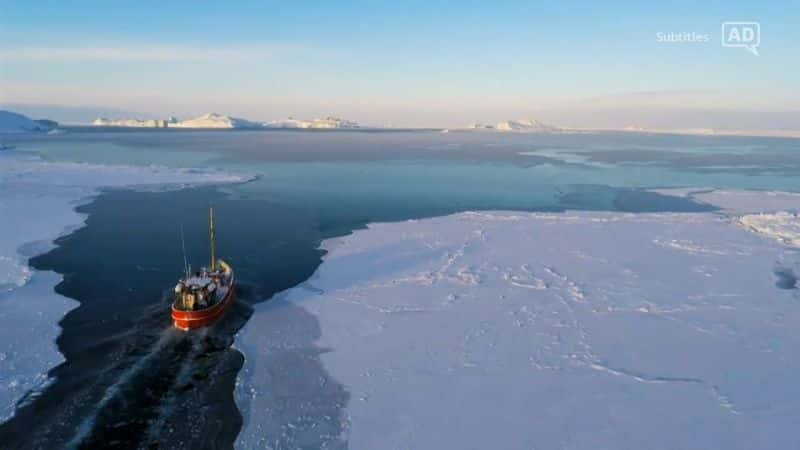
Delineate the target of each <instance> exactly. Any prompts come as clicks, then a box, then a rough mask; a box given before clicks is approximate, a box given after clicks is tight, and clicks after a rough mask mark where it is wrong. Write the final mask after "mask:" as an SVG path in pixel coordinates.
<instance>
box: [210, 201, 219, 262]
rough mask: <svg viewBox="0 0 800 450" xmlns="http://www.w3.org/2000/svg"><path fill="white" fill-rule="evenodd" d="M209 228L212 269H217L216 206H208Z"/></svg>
mask: <svg viewBox="0 0 800 450" xmlns="http://www.w3.org/2000/svg"><path fill="white" fill-rule="evenodd" d="M208 230H209V234H210V242H211V266H210V267H211V270H212V271H213V270H215V269H216V266H217V258H216V255H215V253H216V251H215V250H216V249H215V248H214V208H213V207H211V206H209V207H208Z"/></svg>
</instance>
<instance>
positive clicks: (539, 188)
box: [0, 131, 800, 448]
mask: <svg viewBox="0 0 800 450" xmlns="http://www.w3.org/2000/svg"><path fill="white" fill-rule="evenodd" d="M539 139H543V141H537V138H531V137H518V136H509V137H501V136H498V135H494V134H491V135H479V136H477V137H470V136H456V137H450V136H442V135H439V134H435V133H406V134H403V133H385V134H381V133H329V134H323V133H299V132H298V133H291V132H290V133H286V132H284V133H281V132H275V133H224V132H223V133H209V132H199V133H174V134H171V133H165V132H161V133H152V132H122V133H96V132H89V133H83V132H80V131H78V132H74V133H73V134H70V135H66V136H64V137H61V138H57V139H55V140H42V139H39V138H37V139H33V140H31V141H25V140H23V141H20V142H17V143H15V145H17V146H18V147H20V148H26V147H27V148H30V149H32V150H37V151H40V152H42V154H44V155H45V156H46V157H48V158H52V159H69V160H86V161H95V162H114V163H118V162H120V161H125V160H126V158H127V157H126V155H128V154H133V156H131V157H130V158H129V159H137V158H138V159H147V158H145V157H143V156H142V155H150V159H156V160H157V161H156V162H159V163H161V164H168V165H192V164H194V165H198V164H206V165H213V166H214V167H219V168H223V169H228V170H245V171H249V172H251V173H252V172H254V173H256V174H257V175H259V179H257V180H255V181H253V182H250V183H247V184H244V185H241V186H233V187H231V186H228V187H222V188H193V189H185V190H182V191H174V192H134V191H129V190H119V191H108V192H105V193H103V194H102V195H100V196H99V197H97V199H95V200H94V201H93V202H92V203H90V204H88V205H86V206H83V207H81V211H82V212H85V213H87V214H88V217H89V218H88V221H87V224H86V226H85V227H83V228H81V229H79V230H77V231H75V232H74V233H72V234H70V235H68V236H65V237H63V238H61V239H59V240H58V242H57V243H58V247H57V248H55V249H54V250H52V251H50V252H49V253H47V254H44V255H40V256H38V257H36V258H34V259H33V260H32V261H31V264H32V265H33V266H34V267H35V268H36V269H39V270H53V271H56V272H58V273H61V274H63V275H64V281H63V282H62V283H61V284H59V285H58V287H57V291H58V292H59V293H61V294H63V295H65V296H68V297H70V298H74V299H76V300H78V301H79V302H80V303H81V305H80V307H78V308H76V309H75V310H73V311H71V312H70V313H68V314H67V315H66V316H65V317H64V319H63V320H62V322H61V326H62V327H63V332H62V335H61V336H60V338H59V340H58V346H59V349H60V351H61V352H62V353H63V354H64V356H65V358H66V362H64V363H63V364H62V365H60V366H59V367H57V368H55V369H54V370H53V371H52V373H51V375H53V376H54V377H55V380H56V381H55V382H54V383H53V384H52V385H50V386H49V387H48V388H47V389H46V390H45V391H44V392H43V393H42V395H41V396H39V397H37V398H36V399H35V400H34V401H32V402H30V403H29V404H27V405H26V406H24V407H22V408H20V409H19V410H18V411H17V413H16V415H15V417H14V418H13V419H11V420H10V421H8V422H6V423H4V424H2V425H0V443H2V447H3V448H64V447H73V448H231V447H232V445H233V443H234V441H235V439H236V435H237V433H238V431H239V428H240V427H241V416H240V414H239V412H238V410H237V408H236V405H235V404H234V401H233V387H234V383H235V379H236V374H237V372H238V370H239V369H240V368H241V366H242V363H243V359H242V355H241V354H240V353H239V352H237V351H236V350H235V349H232V348H231V344H232V342H233V336H234V335H235V333H236V331H237V330H238V329H239V328H240V327H241V326H242V325H243V324H244V323H245V322H246V321H247V318H248V317H249V315H250V312H251V307H250V305H252V304H254V303H258V302H262V301H268V300H269V298H270V297H271V296H272V295H273V294H275V293H276V292H280V291H282V290H285V289H288V288H290V287H292V286H295V285H297V284H299V283H301V282H303V281H304V280H306V279H307V278H308V277H310V276H311V274H312V273H313V272H314V270H315V269H316V268H317V266H318V265H319V264H320V262H321V257H322V252H321V251H320V250H318V248H317V247H318V245H319V243H320V242H321V240H323V239H325V238H328V237H332V236H337V235H342V234H346V233H349V232H351V231H352V230H353V229H356V228H359V227H363V226H365V225H366V224H367V223H369V222H376V221H390V220H405V219H412V218H421V217H429V216H435V215H441V214H448V213H452V212H457V211H463V210H479V209H517V210H527V211H535V210H540V211H558V210H563V209H593V210H616V211H629V212H644V211H647V212H652V211H689V212H691V211H706V210H709V208H708V207H707V206H705V205H698V204H695V203H693V202H692V201H690V200H686V199H681V198H676V197H668V196H664V195H659V194H655V193H652V192H648V191H645V190H643V189H642V188H643V187H647V186H648V185H652V186H653V187H660V186H664V182H663V180H665V179H667V180H669V179H675V185H690V186H691V185H696V186H698V187H735V185H736V183H737V182H738V181H736V180H741V185H742V187H752V185H753V184H756V185H757V186H762V187H764V188H775V187H776V186H782V185H781V183H785V184H786V186H788V188H787V190H792V189H790V188H792V187H793V186H794V187H795V188H800V186H798V181H797V178H796V177H795V175H796V171H797V167H796V166H791V165H790V166H789V167H786V165H785V164H784V162H785V161H783V160H780V162H781V164H782V165H781V167H774V166H773V165H770V164H771V161H774V160H776V159H780V158H776V157H775V155H776V154H777V155H780V154H782V153H785V152H796V151H797V144H796V141H788V143H787V141H780V140H779V141H770V140H766V141H757V142H755V143H754V142H753V141H751V140H736V139H732V140H725V139H723V140H719V139H716V140H713V139H712V140H703V139H701V138H680V137H674V138H672V140H670V138H669V137H666V138H665V137H663V136H658V137H655V138H653V139H652V140H650V141H648V140H647V138H643V137H639V136H637V137H635V138H631V137H626V136H622V137H615V136H610V137H609V136H599V137H595V140H594V141H593V140H592V139H591V137H585V136H579V137H576V138H572V139H570V138H568V137H567V138H564V137H562V138H558V137H543V138H539ZM687 139H688V140H687ZM595 141H598V142H599V144H597V143H596V142H595ZM593 143H594V144H593ZM592 145H599V146H600V150H603V149H605V153H603V152H600V151H599V150H597V149H595V150H596V151H598V153H597V154H596V155H595V156H594V157H593V158H589V159H591V160H594V161H588V162H587V163H586V164H584V163H582V162H580V161H578V162H576V161H574V160H570V161H566V160H563V161H562V160H559V159H554V158H553V157H552V156H535V155H534V156H530V155H521V154H520V153H521V152H530V151H534V152H536V151H539V150H548V149H551V148H557V149H560V151H565V152H572V153H571V154H572V155H577V154H579V153H580V152H581V151H587V150H592V147H591V146H592ZM647 146H651V147H654V148H658V149H660V150H659V151H660V152H666V154H660V155H661V156H660V157H654V158H652V159H650V160H647V161H645V162H646V163H647V164H646V165H645V166H642V161H641V157H640V155H639V154H638V153H636V152H635V151H633V150H631V149H632V148H633V149H636V148H640V147H647ZM670 146H671V147H670ZM608 147H611V148H618V149H620V150H625V151H627V152H629V153H630V152H633V153H631V154H630V155H629V156H628V157H627V159H626V156H625V155H626V153H624V152H621V151H620V152H617V153H609V152H608V150H607V148H608ZM648 148H649V147H648ZM665 148H667V149H666V150H665ZM670 148H671V150H670ZM86 149H89V150H86ZM102 149H105V150H102ZM687 149H688V150H687ZM676 151H683V152H687V151H688V153H691V154H701V155H705V157H704V158H696V159H697V160H699V161H701V162H702V164H694V165H691V164H690V163H686V160H687V158H688V159H690V160H691V158H689V157H685V158H683V159H680V158H678V157H676V156H675V154H674V153H675V152H676ZM137 152H138V153H137ZM754 152H755V153H754ZM742 153H745V154H748V155H753V154H755V155H756V156H754V157H749V158H741V157H740V156H738V155H741V154H742ZM726 155H727V156H729V158H727V159H726V157H725V156H726ZM758 155H762V156H763V158H762V159H763V161H761V163H762V166H761V169H760V170H755V171H754V169H753V162H754V160H755V161H756V163H758V162H759V161H760V160H759V159H758ZM676 160H680V161H681V163H680V164H677V163H676V162H675V161H676ZM709 160H710V161H711V162H712V163H713V164H712V163H709V162H708V161H709ZM187 161H188V162H187ZM737 161H746V162H747V164H746V165H745V164H744V163H742V166H741V167H738V168H737V167H736V164H737ZM142 162H143V163H144V162H146V161H142ZM591 162H603V163H608V164H609V166H593V165H591V164H590V163H591ZM687 164H688V167H684V166H685V165H687ZM676 165H677V166H680V167H678V168H677V169H676ZM731 166H732V167H731ZM676 170H677V171H676ZM779 170H780V171H782V172H778V171H779ZM648 171H652V172H648ZM670 171H675V172H670ZM776 173H779V174H778V175H776ZM658 174H662V175H661V176H659V175H658ZM608 180H616V181H618V182H617V183H610V182H608ZM648 180H651V181H648ZM686 180H688V181H686ZM794 190H797V189H794ZM210 203H213V204H214V206H215V209H216V214H217V222H218V224H217V236H218V244H217V247H218V249H219V250H218V253H219V254H220V256H222V257H223V258H225V259H226V260H228V261H230V262H231V263H232V265H233V266H234V267H235V269H236V270H237V276H238V278H239V282H240V286H239V289H238V292H237V293H238V296H239V298H240V301H239V302H237V305H236V306H235V308H234V309H232V310H231V311H230V312H229V313H228V314H227V316H226V317H225V319H224V320H223V321H222V322H221V323H219V324H217V325H216V326H214V327H213V328H211V329H208V330H203V331H200V332H192V333H182V332H178V331H176V330H173V329H172V328H171V326H170V320H169V298H168V293H169V290H170V289H171V287H172V286H173V285H174V282H175V280H176V279H177V277H178V276H179V274H180V271H181V267H182V256H181V249H180V239H179V231H178V230H179V226H180V225H181V224H183V226H184V229H185V233H186V242H187V248H188V251H189V257H190V262H191V263H192V264H193V265H194V266H199V265H202V264H205V263H206V261H207V235H206V233H207V228H206V220H207V218H206V214H207V207H208V205H209V204H210ZM300 313H301V311H295V312H291V311H278V312H276V314H285V320H284V321H283V322H282V323H284V324H285V326H289V327H295V328H297V329H307V330H309V331H308V332H309V348H304V349H298V350H297V352H295V353H292V352H289V353H288V354H285V355H281V357H280V358H279V359H276V374H275V376H274V377H273V379H272V380H271V383H273V385H272V386H270V387H273V388H274V389H275V390H276V391H277V392H282V393H283V395H281V396H278V397H276V398H277V400H276V405H275V411H277V412H276V413H274V414H265V420H268V421H269V420H271V421H274V422H275V423H273V424H270V423H266V424H264V427H263V428H264V429H265V430H270V429H273V430H276V433H277V430H279V429H280V428H281V427H280V426H277V425H280V421H282V420H284V418H285V417H287V416H289V415H293V414H295V415H299V414H302V413H303V411H304V408H306V407H307V404H308V403H309V402H312V403H313V401H314V399H315V398H322V397H323V396H324V397H325V398H328V397H330V398H333V399H336V401H333V402H330V403H325V404H322V403H324V402H322V403H320V404H319V405H316V406H315V408H317V409H319V410H320V411H324V414H325V415H326V416H335V415H336V414H342V413H343V411H342V408H343V407H344V404H346V401H347V398H348V396H347V392H346V390H345V388H344V387H343V386H341V385H339V384H338V383H336V381H335V380H331V379H330V378H329V376H328V375H327V373H325V370H324V367H323V366H322V364H321V363H319V360H318V353H319V352H320V351H322V349H315V348H314V347H313V340H314V336H313V333H314V330H315V329H318V328H315V326H316V321H315V319H314V318H313V317H312V316H310V315H308V314H305V315H302V314H300ZM267 332H269V330H265V333H267ZM309 349H310V350H309ZM319 380H326V381H325V382H324V383H322V385H324V386H325V389H326V391H325V392H324V393H316V391H314V390H313V386H319V385H320V384H319V383H318V381H319ZM268 389H269V387H268ZM309 389H312V390H309ZM294 394H296V395H294ZM332 405H333V406H332ZM335 422H336V421H335V420H333V421H332V423H335ZM336 431H337V430H335V429H330V428H327V429H326V428H325V427H322V428H321V429H320V430H319V433H320V435H319V436H314V435H313V433H312V434H311V435H305V436H303V441H302V445H301V446H303V447H306V448H317V447H319V446H320V445H321V444H322V443H323V442H327V441H324V436H323V433H324V434H325V436H329V435H331V434H332V433H333V434H334V435H335V434H336ZM339 431H340V430H339ZM282 442H284V441H282ZM285 442H294V443H295V444H297V442H301V441H297V440H289V441H285ZM297 445H299V444H297Z"/></svg>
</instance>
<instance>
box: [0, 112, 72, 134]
mask: <svg viewBox="0 0 800 450" xmlns="http://www.w3.org/2000/svg"><path fill="white" fill-rule="evenodd" d="M57 126H58V123H57V122H54V121H52V120H32V119H30V118H28V117H25V116H23V115H22V114H17V113H15V112H11V111H0V134H12V133H13V134H16V133H36V132H47V131H50V130H52V129H54V128H55V127H57Z"/></svg>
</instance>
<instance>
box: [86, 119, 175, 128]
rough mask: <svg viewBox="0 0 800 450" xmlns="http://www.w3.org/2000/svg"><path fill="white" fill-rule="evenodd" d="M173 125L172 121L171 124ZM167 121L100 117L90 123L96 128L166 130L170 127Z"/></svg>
mask: <svg viewBox="0 0 800 450" xmlns="http://www.w3.org/2000/svg"><path fill="white" fill-rule="evenodd" d="M172 123H174V121H173V122H172ZM172 123H170V121H169V120H162V119H106V118H105V117H100V118H99V119H95V120H94V122H92V125H94V126H96V127H144V128H166V127H167V126H170V125H172Z"/></svg>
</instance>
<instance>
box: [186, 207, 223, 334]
mask: <svg viewBox="0 0 800 450" xmlns="http://www.w3.org/2000/svg"><path fill="white" fill-rule="evenodd" d="M209 231H210V241H211V264H210V266H209V267H208V268H205V267H204V268H202V269H201V270H199V271H197V272H194V273H191V270H190V269H189V267H188V266H187V265H186V261H185V256H184V270H185V273H184V276H183V277H182V278H181V279H180V280H179V281H178V284H177V285H176V286H175V299H174V301H173V302H172V321H173V323H174V325H175V327H176V328H180V329H181V330H192V329H195V328H201V327H205V326H208V325H211V324H213V323H214V322H216V321H217V320H219V319H220V318H221V317H222V316H223V315H224V314H225V311H227V310H228V309H229V308H230V307H231V305H232V304H233V302H234V301H235V297H236V278H235V277H234V273H233V268H232V267H231V266H230V265H229V264H228V263H226V262H225V261H223V260H221V259H219V260H218V259H216V254H215V248H214V247H215V245H214V210H213V209H209ZM185 254H186V251H185V248H184V255H185Z"/></svg>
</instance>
